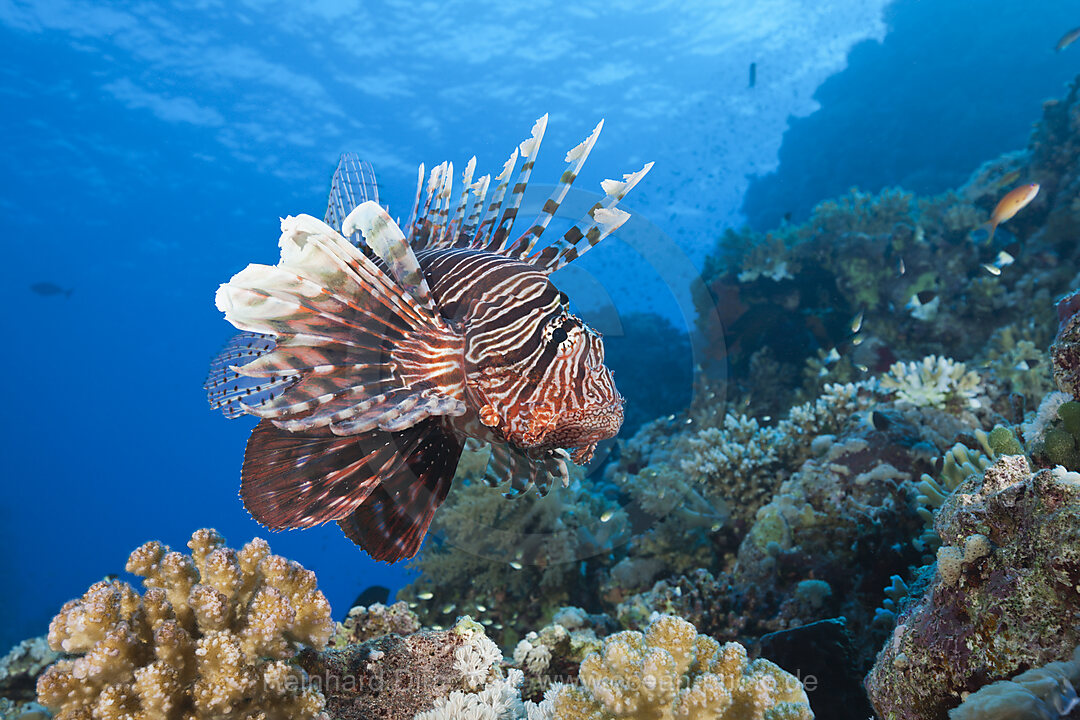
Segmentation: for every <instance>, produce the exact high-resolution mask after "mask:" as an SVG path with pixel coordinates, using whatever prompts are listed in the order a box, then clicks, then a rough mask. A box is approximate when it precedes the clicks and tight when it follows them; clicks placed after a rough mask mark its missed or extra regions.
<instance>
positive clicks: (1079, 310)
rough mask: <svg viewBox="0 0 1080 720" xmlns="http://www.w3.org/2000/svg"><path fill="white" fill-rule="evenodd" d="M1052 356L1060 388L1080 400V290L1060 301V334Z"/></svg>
mask: <svg viewBox="0 0 1080 720" xmlns="http://www.w3.org/2000/svg"><path fill="white" fill-rule="evenodd" d="M1050 358H1051V359H1052V360H1053V363H1054V382H1056V383H1057V386H1058V389H1060V390H1061V391H1062V392H1064V393H1068V394H1069V395H1072V397H1073V398H1074V399H1076V400H1080V290H1077V291H1075V292H1073V293H1072V294H1070V295H1068V296H1066V297H1064V298H1062V299H1061V300H1060V301H1059V302H1058V334H1057V337H1056V338H1055V339H1054V344H1053V345H1051V346H1050Z"/></svg>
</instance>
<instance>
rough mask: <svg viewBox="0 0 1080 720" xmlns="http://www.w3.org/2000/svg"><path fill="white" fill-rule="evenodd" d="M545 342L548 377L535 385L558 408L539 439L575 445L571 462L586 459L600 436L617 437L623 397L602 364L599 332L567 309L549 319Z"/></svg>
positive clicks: (547, 443) (550, 444)
mask: <svg viewBox="0 0 1080 720" xmlns="http://www.w3.org/2000/svg"><path fill="white" fill-rule="evenodd" d="M545 338H546V342H548V343H549V344H550V345H552V346H553V347H554V348H556V350H555V357H554V359H553V360H552V364H551V370H552V372H551V373H550V374H549V375H548V378H549V379H548V381H547V382H546V383H543V382H542V384H541V385H540V386H539V387H538V388H537V390H538V391H539V392H540V393H541V394H543V393H545V392H546V393H547V394H548V396H549V397H550V398H551V402H552V404H554V405H555V407H556V408H558V412H557V413H556V415H555V418H554V422H552V423H551V425H550V426H549V428H548V430H547V433H546V434H545V435H544V437H543V438H542V439H541V443H542V445H543V446H545V447H549V448H550V447H563V448H574V449H575V453H574V455H573V457H574V460H575V462H578V463H584V462H588V460H589V458H591V457H592V452H593V449H594V448H595V447H596V444H597V443H598V442H600V441H601V440H607V439H608V438H613V437H615V436H616V435H617V434H618V432H619V428H620V427H622V422H623V405H624V404H625V403H626V401H625V400H624V399H623V396H622V395H620V394H619V391H618V389H616V387H615V378H614V377H613V375H612V372H611V370H610V369H609V368H608V367H607V366H606V365H605V364H604V341H603V339H602V338H601V335H600V333H598V332H596V331H595V330H593V329H592V328H591V327H589V326H588V325H586V324H585V323H584V322H583V321H582V320H580V319H579V318H577V317H575V316H573V315H570V314H569V313H567V314H566V315H563V316H561V317H558V318H556V319H555V320H553V321H552V322H551V323H549V324H548V328H547V329H546V330H545Z"/></svg>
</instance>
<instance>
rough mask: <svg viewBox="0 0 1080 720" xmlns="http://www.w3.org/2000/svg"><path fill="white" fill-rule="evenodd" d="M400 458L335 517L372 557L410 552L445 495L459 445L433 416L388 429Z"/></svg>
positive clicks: (393, 556) (394, 558)
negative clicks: (358, 499)
mask: <svg viewBox="0 0 1080 720" xmlns="http://www.w3.org/2000/svg"><path fill="white" fill-rule="evenodd" d="M392 435H393V437H394V442H395V443H396V445H397V447H398V453H399V455H400V457H401V458H402V462H401V463H400V464H399V465H398V467H397V468H396V470H395V471H394V472H393V473H391V474H389V475H383V476H381V478H380V480H381V481H380V482H379V484H378V485H377V487H375V489H374V490H373V491H372V492H371V494H370V495H368V496H367V498H366V499H365V500H364V501H363V502H362V503H361V504H360V505H359V507H357V508H356V509H355V510H354V511H353V512H351V513H350V514H349V515H348V516H346V517H342V518H340V519H339V520H338V525H339V526H340V527H341V529H342V531H344V533H345V535H346V537H348V538H349V539H350V540H352V541H353V542H354V543H356V544H357V545H359V546H360V547H362V548H363V549H364V550H365V551H367V553H368V554H369V555H371V556H372V557H373V558H375V559H376V560H382V561H385V562H397V561H398V560H402V559H404V558H410V557H412V556H414V555H416V553H417V551H419V550H420V545H421V544H422V543H423V541H424V535H425V534H426V533H427V530H428V526H430V525H431V519H432V517H434V515H435V511H436V510H438V508H439V506H440V505H442V502H443V500H445V499H446V494H447V492H449V490H450V483H451V481H452V480H453V479H454V472H455V471H456V470H457V464H458V459H459V458H460V457H461V451H462V447H463V443H462V441H461V439H460V438H459V437H458V436H457V435H456V434H455V433H454V432H453V431H452V430H449V429H448V428H446V427H445V426H444V425H443V424H442V423H441V421H440V420H438V419H437V418H431V419H429V420H425V421H424V422H422V423H420V424H419V425H416V426H414V427H412V428H409V429H408V430H405V431H403V432H400V433H392Z"/></svg>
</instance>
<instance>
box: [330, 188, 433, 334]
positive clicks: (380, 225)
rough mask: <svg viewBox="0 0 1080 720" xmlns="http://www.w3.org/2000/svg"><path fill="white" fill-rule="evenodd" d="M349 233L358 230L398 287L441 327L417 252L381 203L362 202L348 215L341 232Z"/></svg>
mask: <svg viewBox="0 0 1080 720" xmlns="http://www.w3.org/2000/svg"><path fill="white" fill-rule="evenodd" d="M346 231H347V232H349V233H350V234H351V233H352V232H355V231H359V232H360V233H361V234H362V235H363V236H364V242H366V243H367V246H368V247H369V248H371V251H372V252H374V253H375V255H376V256H377V257H378V258H379V259H380V260H382V261H383V262H384V263H385V264H386V267H387V268H388V269H389V271H390V275H391V276H392V277H393V278H394V280H395V281H396V282H397V284H398V285H399V286H400V287H401V288H402V289H403V290H405V291H406V292H407V293H409V295H411V296H412V298H413V300H415V301H416V302H417V304H418V305H420V306H421V307H422V308H424V310H426V311H427V312H428V313H429V314H430V316H431V317H432V319H433V320H435V321H436V323H438V324H441V322H442V321H441V317H442V316H441V315H440V314H439V313H438V311H437V310H436V308H435V301H434V300H433V299H432V297H431V288H429V287H428V282H427V280H426V279H424V273H423V271H422V270H421V269H420V263H419V262H418V261H417V259H416V253H415V252H413V249H412V247H411V246H410V245H409V241H408V240H407V239H406V238H405V235H404V233H402V232H401V228H399V227H398V226H397V223H395V222H394V221H393V219H391V217H390V215H389V214H388V213H387V212H386V211H385V210H383V209H382V207H381V206H380V205H379V204H378V203H374V202H370V201H369V202H365V203H362V204H361V205H359V206H358V207H357V208H356V209H355V210H353V211H352V212H351V213H349V216H348V217H347V218H345V223H344V225H343V227H342V232H346Z"/></svg>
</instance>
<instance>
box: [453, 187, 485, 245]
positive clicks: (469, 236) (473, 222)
mask: <svg viewBox="0 0 1080 720" xmlns="http://www.w3.org/2000/svg"><path fill="white" fill-rule="evenodd" d="M490 184H491V175H484V176H482V177H481V178H480V179H479V180H477V181H476V182H474V183H473V184H472V191H473V203H472V210H471V211H470V212H469V216H468V217H467V218H466V220H465V224H464V225H463V226H462V228H461V232H460V233H458V239H457V241H456V242H455V243H454V245H455V247H466V246H468V245H470V244H471V243H472V241H473V234H474V233H475V232H476V226H477V223H479V221H480V213H481V212H482V211H483V209H484V199H485V198H486V196H487V191H488V186H489V185H490Z"/></svg>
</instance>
